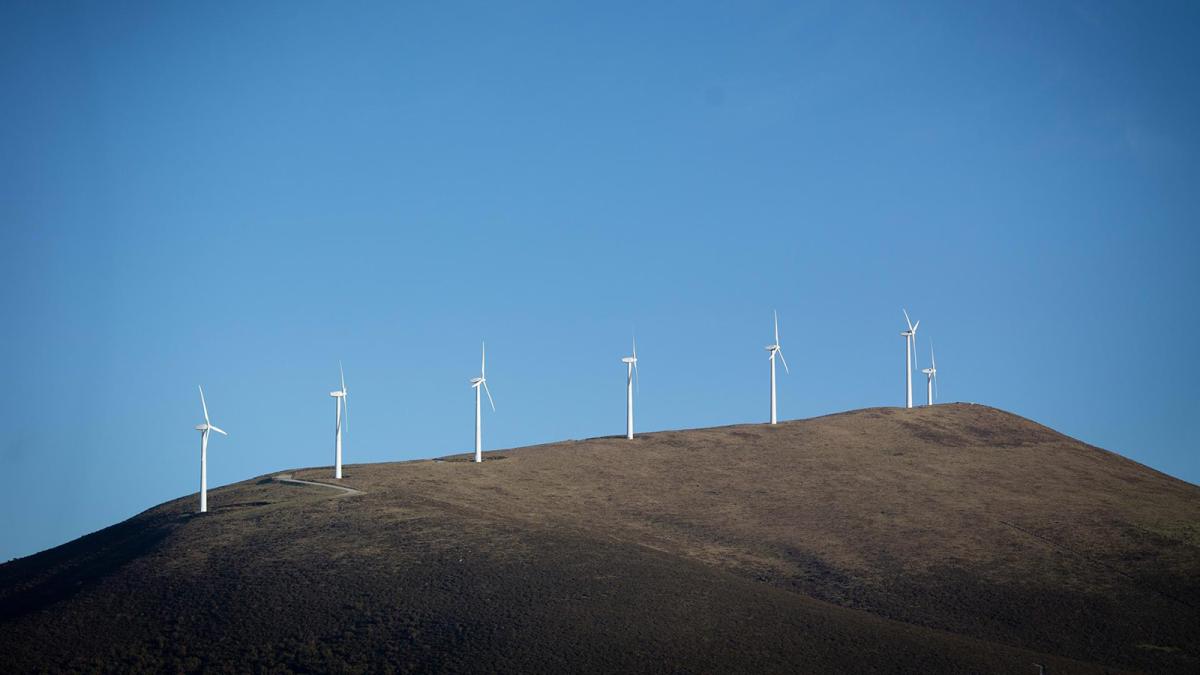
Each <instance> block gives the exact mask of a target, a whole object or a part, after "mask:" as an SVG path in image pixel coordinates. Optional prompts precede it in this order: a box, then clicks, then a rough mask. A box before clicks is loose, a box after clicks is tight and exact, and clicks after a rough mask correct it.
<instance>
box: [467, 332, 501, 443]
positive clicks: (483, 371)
mask: <svg viewBox="0 0 1200 675" xmlns="http://www.w3.org/2000/svg"><path fill="white" fill-rule="evenodd" d="M479 354H480V358H479V377H472V378H471V387H472V388H473V389H474V390H475V461H476V462H482V461H483V416H482V415H481V414H480V413H481V412H482V408H481V407H480V399H479V390H480V389H483V390H484V391H486V392H487V397H488V403H491V404H492V412H496V402H495V401H493V400H492V390H491V389H488V386H487V345H486V344H484V343H480V349H479Z"/></svg>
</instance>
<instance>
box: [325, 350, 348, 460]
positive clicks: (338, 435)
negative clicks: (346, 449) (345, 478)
mask: <svg viewBox="0 0 1200 675" xmlns="http://www.w3.org/2000/svg"><path fill="white" fill-rule="evenodd" d="M338 374H339V375H341V377H342V388H341V389H339V390H338V391H331V392H329V395H330V396H332V397H333V407H334V427H333V477H334V478H341V477H342V408H345V409H346V427H347V428H349V426H350V402H349V401H348V400H347V399H346V373H345V372H343V371H342V362H341V361H338Z"/></svg>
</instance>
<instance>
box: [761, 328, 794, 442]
mask: <svg viewBox="0 0 1200 675" xmlns="http://www.w3.org/2000/svg"><path fill="white" fill-rule="evenodd" d="M766 350H767V351H768V352H770V353H771V356H770V357H768V358H769V360H770V361H771V424H775V355H776V354H778V355H779V360H780V361H783V372H785V373H788V367H787V359H785V358H783V348H782V347H780V346H779V312H775V343H774V344H769V345H767V346H766ZM788 374H789V375H790V374H791V373H788Z"/></svg>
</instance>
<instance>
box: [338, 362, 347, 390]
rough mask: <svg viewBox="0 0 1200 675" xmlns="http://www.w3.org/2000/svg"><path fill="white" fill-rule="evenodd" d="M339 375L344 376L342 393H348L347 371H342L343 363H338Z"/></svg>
mask: <svg viewBox="0 0 1200 675" xmlns="http://www.w3.org/2000/svg"><path fill="white" fill-rule="evenodd" d="M338 375H341V376H342V393H343V394H344V393H346V371H344V370H342V362H341V361H340V360H339V361H338Z"/></svg>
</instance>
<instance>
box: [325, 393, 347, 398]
mask: <svg viewBox="0 0 1200 675" xmlns="http://www.w3.org/2000/svg"><path fill="white" fill-rule="evenodd" d="M329 395H330V396H333V397H334V398H341V397H343V396H345V395H346V392H344V391H331V392H329Z"/></svg>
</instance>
